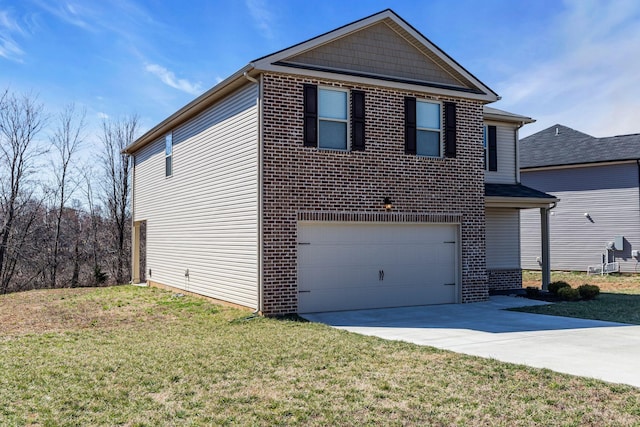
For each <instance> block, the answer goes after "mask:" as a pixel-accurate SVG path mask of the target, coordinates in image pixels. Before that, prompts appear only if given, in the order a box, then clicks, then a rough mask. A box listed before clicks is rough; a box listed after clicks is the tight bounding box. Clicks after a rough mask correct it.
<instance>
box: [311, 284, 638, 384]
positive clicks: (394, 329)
mask: <svg viewBox="0 0 640 427" xmlns="http://www.w3.org/2000/svg"><path fill="white" fill-rule="evenodd" d="M538 304H545V303H541V302H538V301H532V300H527V299H525V298H515V297H508V296H495V297H491V299H490V300H489V301H488V302H481V303H473V304H448V305H436V306H420V307H402V308H389V309H377V310H357V311H342V312H331V313H314V314H305V315H303V317H305V318H306V319H308V320H310V321H312V322H320V323H326V324H328V325H331V326H333V327H336V328H339V329H345V330H348V331H351V332H356V333H359V334H363V335H372V336H377V337H380V338H384V339H389V340H401V341H408V342H412V343H415V344H419V345H429V346H432V347H437V348H441V349H445V350H451V351H455V352H457V353H464V354H469V355H473V356H480V357H487V358H492V359H497V360H501V361H503V362H510V363H518V364H522V365H527V366H533V367H536V368H548V369H551V370H554V371H557V372H564V373H567V374H572V375H579V376H583V377H591V378H598V379H601V380H605V381H609V382H613V383H622V384H629V385H633V386H635V387H640V326H638V325H627V324H623V323H613V322H601V321H597V320H585V319H572V318H568V317H556V316H543V315H539V314H529V313H518V312H512V311H505V310H504V309H505V308H510V307H522V306H525V305H538Z"/></svg>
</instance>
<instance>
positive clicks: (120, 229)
mask: <svg viewBox="0 0 640 427" xmlns="http://www.w3.org/2000/svg"><path fill="white" fill-rule="evenodd" d="M137 132H138V117H137V116H136V115H131V116H128V117H125V118H123V119H120V120H118V121H115V122H111V121H107V120H105V121H103V123H102V136H101V140H102V154H101V159H100V160H101V164H102V167H103V168H104V180H103V196H104V202H105V205H106V208H107V211H108V215H109V221H110V223H111V227H112V229H113V232H114V238H115V239H114V242H113V243H114V244H113V248H112V250H113V252H114V255H115V259H114V260H113V263H112V270H113V275H114V278H115V280H116V282H117V283H124V282H125V281H126V278H125V277H128V276H129V274H128V272H129V270H130V267H131V266H130V260H129V256H128V251H129V247H128V246H129V233H130V232H131V230H129V227H128V225H129V212H130V210H129V185H130V181H129V169H130V161H129V156H127V155H126V154H123V153H122V150H123V149H124V148H125V147H126V146H128V145H129V144H131V143H132V142H133V141H134V140H135V137H136V134H137ZM125 270H127V271H125Z"/></svg>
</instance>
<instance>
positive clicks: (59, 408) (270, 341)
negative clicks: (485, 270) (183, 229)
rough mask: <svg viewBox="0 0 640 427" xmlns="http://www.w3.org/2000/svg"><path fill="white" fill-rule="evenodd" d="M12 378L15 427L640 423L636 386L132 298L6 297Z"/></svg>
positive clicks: (133, 292)
mask: <svg viewBox="0 0 640 427" xmlns="http://www.w3.org/2000/svg"><path fill="white" fill-rule="evenodd" d="M34 318H35V319H36V320H33V319H34ZM9 319H13V320H9ZM0 372H1V373H2V374H1V375H0V402H2V404H0V425H3V426H4V425H9V426H11V425H32V426H36V425H37V426H58V425H61V426H67V425H68V426H71V425H73V426H76V425H92V426H93V425H127V426H147V425H149V426H156V425H171V426H174V425H258V426H261V425H263V426H270V425H305V426H306V425H311V426H314V425H317V426H325V425H358V426H360V425H375V426H379V425H447V426H449V425H459V426H467V425H502V426H517V425H566V426H600V425H639V424H640V390H639V389H636V388H633V387H629V386H622V385H613V384H607V383H604V382H601V381H597V380H591V379H585V378H579V377H572V376H568V375H563V374H558V373H554V372H551V371H548V370H538V369H533V368H527V367H523V366H517V365H511V364H506V363H501V362H497V361H495V360H486V359H481V358H476V357H470V356H464V355H459V354H455V353H451V352H446V351H441V350H436V349H433V348H429V347H420V346H416V345H412V344H407V343H401V342H389V341H384V340H381V339H378V338H374V337H365V336H360V335H356V334H352V333H348V332H345V331H339V330H336V329H332V328H329V327H326V326H324V325H320V324H314V323H305V322H299V321H293V320H276V319H267V318H259V317H258V318H253V317H250V316H249V313H247V312H244V311H238V310H234V309H229V308H223V307H219V306H215V305H212V304H210V303H208V302H206V301H203V300H200V299H195V298H191V297H182V298H176V297H174V296H172V294H171V293H168V292H165V291H160V290H157V289H145V288H136V287H132V286H123V287H114V288H100V289H91V290H87V289H82V290H56V291H38V292H28V293H23V294H13V295H7V296H2V297H0Z"/></svg>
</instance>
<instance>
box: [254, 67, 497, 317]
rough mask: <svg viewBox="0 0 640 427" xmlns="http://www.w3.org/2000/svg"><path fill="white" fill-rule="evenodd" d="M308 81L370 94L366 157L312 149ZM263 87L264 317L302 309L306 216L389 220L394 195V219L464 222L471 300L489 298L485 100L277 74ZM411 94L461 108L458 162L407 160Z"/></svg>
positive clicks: (465, 281) (465, 282)
mask: <svg viewBox="0 0 640 427" xmlns="http://www.w3.org/2000/svg"><path fill="white" fill-rule="evenodd" d="M304 83H311V84H317V85H324V86H336V87H341V88H345V89H358V90H362V91H364V92H365V112H366V121H365V123H366V149H365V151H351V152H340V151H329V150H320V149H317V148H313V147H304V146H303V90H302V88H303V84H304ZM263 84H264V86H263V99H262V108H263V110H262V111H263V128H262V132H263V133H262V140H263V147H262V148H263V169H262V171H263V172H262V173H263V194H262V196H263V235H262V238H263V312H264V314H266V315H276V314H284V313H294V312H296V311H297V309H298V307H297V301H298V287H297V278H296V275H297V265H296V253H297V220H298V218H299V215H304V213H305V212H326V213H340V212H343V213H358V214H366V213H372V214H373V213H384V212H385V210H384V207H383V205H382V201H383V198H384V197H385V196H388V197H390V198H391V199H392V200H393V204H394V209H393V212H394V213H402V214H412V213H413V214H424V217H426V218H430V217H431V218H433V217H438V218H447V216H450V217H453V218H459V223H460V233H461V237H462V241H461V245H460V247H461V254H462V257H461V260H460V265H461V271H462V302H473V301H482V300H485V299H486V298H487V296H488V288H487V272H486V267H485V219H484V173H483V169H482V156H483V148H482V123H483V122H482V104H481V103H480V102H477V101H472V100H466V99H458V98H449V97H442V96H440V97H435V96H430V95H429V93H428V92H424V93H421V92H407V91H402V90H393V89H389V88H382V87H376V86H361V85H358V86H354V85H351V84H345V83H341V82H339V81H324V80H323V81H320V80H315V79H306V78H300V77H297V76H291V75H283V74H274V73H269V74H265V75H263ZM405 96H415V97H416V98H418V99H420V98H423V99H424V98H427V99H437V100H439V101H453V102H456V103H457V157H456V158H442V159H433V158H424V157H417V156H415V155H406V154H404V97H405ZM373 217H376V216H375V215H374V216H373ZM382 217H384V216H382ZM400 218H413V217H412V216H411V215H404V216H401V217H400ZM400 220H402V219H400Z"/></svg>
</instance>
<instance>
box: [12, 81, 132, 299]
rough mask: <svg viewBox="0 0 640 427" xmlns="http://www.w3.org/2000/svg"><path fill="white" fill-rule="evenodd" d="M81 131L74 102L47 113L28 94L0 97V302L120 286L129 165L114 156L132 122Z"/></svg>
mask: <svg viewBox="0 0 640 427" xmlns="http://www.w3.org/2000/svg"><path fill="white" fill-rule="evenodd" d="M87 129H88V124H87V116H86V110H84V109H81V108H78V107H77V106H76V105H74V104H69V105H66V106H65V107H64V108H62V110H61V111H60V112H59V113H56V114H49V113H48V112H47V111H46V109H45V108H44V105H43V104H42V103H40V102H39V101H38V98H37V96H35V95H32V94H19V93H15V92H12V91H10V90H8V89H6V90H4V92H1V93H0V226H1V227H2V228H1V229H0V294H5V293H8V292H16V291H23V290H31V289H40V288H61V287H78V286H100V285H107V284H119V283H126V282H128V281H129V279H130V277H131V261H130V255H129V254H130V245H131V242H130V241H131V230H130V220H131V213H130V207H129V201H130V195H129V186H130V176H129V175H130V174H129V172H130V171H129V169H130V167H131V165H130V159H129V157H128V156H126V155H124V154H122V152H121V151H122V149H123V148H124V147H126V146H127V145H129V144H130V143H132V142H133V141H134V140H135V138H136V137H137V133H138V130H139V120H138V117H137V116H136V115H130V116H125V117H123V118H120V119H117V120H110V119H103V120H102V122H101V124H100V128H99V131H98V132H97V133H98V135H88V134H87ZM90 136H92V137H93V138H91V140H92V142H93V143H91V144H90V142H89V141H90V138H89V137H90ZM89 144H90V145H91V146H89ZM87 150H90V153H89V155H87V154H85V153H86V151H87Z"/></svg>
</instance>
